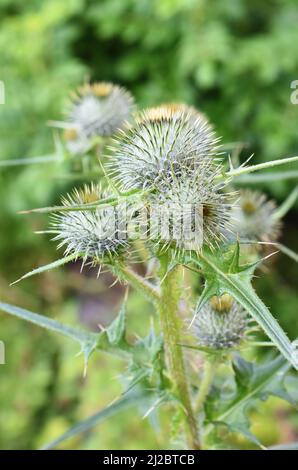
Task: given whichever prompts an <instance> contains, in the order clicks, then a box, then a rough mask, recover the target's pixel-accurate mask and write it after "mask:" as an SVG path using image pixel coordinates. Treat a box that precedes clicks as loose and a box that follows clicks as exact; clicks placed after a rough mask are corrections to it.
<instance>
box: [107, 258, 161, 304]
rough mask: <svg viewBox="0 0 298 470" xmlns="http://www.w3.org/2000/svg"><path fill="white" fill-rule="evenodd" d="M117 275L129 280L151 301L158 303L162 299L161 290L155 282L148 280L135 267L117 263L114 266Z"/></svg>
mask: <svg viewBox="0 0 298 470" xmlns="http://www.w3.org/2000/svg"><path fill="white" fill-rule="evenodd" d="M114 270H115V271H116V273H117V275H118V276H119V277H120V278H121V279H124V280H125V281H127V282H128V283H129V284H130V285H131V286H132V287H133V288H134V289H136V290H137V291H139V292H140V293H141V294H142V295H144V296H145V297H146V298H147V299H148V300H149V301H150V302H153V303H156V302H158V301H159V299H160V294H159V291H158V289H157V288H156V287H154V285H153V284H151V283H150V282H148V281H146V279H144V278H143V277H142V276H140V275H139V274H138V273H136V272H135V271H134V270H133V269H131V268H130V267H128V266H125V265H124V264H117V266H115V267H114Z"/></svg>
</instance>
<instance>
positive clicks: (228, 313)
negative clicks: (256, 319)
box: [192, 294, 248, 349]
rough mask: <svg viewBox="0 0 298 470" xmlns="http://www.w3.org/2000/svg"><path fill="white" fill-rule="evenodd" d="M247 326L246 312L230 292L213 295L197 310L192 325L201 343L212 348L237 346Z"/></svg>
mask: <svg viewBox="0 0 298 470" xmlns="http://www.w3.org/2000/svg"><path fill="white" fill-rule="evenodd" d="M247 327H248V318H247V315H246V312H245V311H244V310H243V309H242V307H241V306H240V305H239V304H237V303H236V302H235V301H234V300H233V298H232V297H231V296H230V295H228V294H225V295H223V296H221V297H212V298H211V300H210V301H209V302H208V303H206V304H205V305H204V306H203V307H202V308H200V309H199V311H197V312H196V318H195V320H194V323H193V326H192V328H193V333H194V335H195V337H196V339H197V340H198V343H199V345H200V346H203V347H207V348H212V349H230V348H235V347H237V346H238V345H239V344H240V343H241V341H242V340H243V339H244V337H245V333H246V331H247Z"/></svg>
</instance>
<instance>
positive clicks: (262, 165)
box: [226, 156, 298, 178]
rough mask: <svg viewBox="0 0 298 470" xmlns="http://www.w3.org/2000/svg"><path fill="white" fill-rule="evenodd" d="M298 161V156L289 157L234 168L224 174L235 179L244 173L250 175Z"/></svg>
mask: <svg viewBox="0 0 298 470" xmlns="http://www.w3.org/2000/svg"><path fill="white" fill-rule="evenodd" d="M296 161H298V156H295V157H289V158H282V159H280V160H272V161H270V162H264V163H258V164H257V165H251V166H240V167H239V168H235V169H233V170H230V171H228V172H227V173H226V176H230V177H233V178H234V177H235V176H240V175H244V174H245V173H252V172H254V171H259V170H263V169H265V168H272V167H273V166H278V165H285V164H286V163H293V162H296Z"/></svg>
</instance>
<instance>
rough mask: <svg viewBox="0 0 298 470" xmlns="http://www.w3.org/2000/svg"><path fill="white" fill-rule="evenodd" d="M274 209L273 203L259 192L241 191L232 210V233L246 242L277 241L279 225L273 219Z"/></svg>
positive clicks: (277, 221) (276, 220)
mask: <svg viewBox="0 0 298 470" xmlns="http://www.w3.org/2000/svg"><path fill="white" fill-rule="evenodd" d="M275 209H276V205H275V202H274V201H272V200H268V199H267V196H266V195H265V194H263V193H261V192H260V191H252V190H250V189H244V190H241V191H240V193H239V200H238V202H237V205H235V207H234V209H233V218H234V232H235V233H238V235H239V237H240V238H242V239H247V240H258V241H267V242H268V241H271V242H272V241H275V240H277V239H278V237H279V235H280V231H281V223H280V221H279V220H278V219H276V218H275V217H274V212H275Z"/></svg>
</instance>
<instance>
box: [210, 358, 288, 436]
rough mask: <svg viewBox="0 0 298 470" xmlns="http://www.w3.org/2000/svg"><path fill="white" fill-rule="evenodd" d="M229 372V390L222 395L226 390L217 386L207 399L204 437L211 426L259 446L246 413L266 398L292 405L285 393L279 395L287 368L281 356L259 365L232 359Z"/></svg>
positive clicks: (220, 384) (221, 384)
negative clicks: (231, 382)
mask: <svg viewBox="0 0 298 470" xmlns="http://www.w3.org/2000/svg"><path fill="white" fill-rule="evenodd" d="M233 369H234V374H235V375H234V385H233V386H230V390H229V393H226V395H223V392H222V390H224V389H226V388H227V387H226V385H224V384H223V383H218V384H217V385H215V386H214V387H215V390H213V391H212V393H211V394H210V395H209V396H208V398H207V402H206V411H207V416H206V417H207V422H209V425H208V428H207V434H208V433H211V431H212V426H211V423H212V425H215V426H218V425H225V426H228V428H229V430H230V431H233V432H240V433H242V434H243V435H245V436H246V437H247V438H248V439H249V440H251V441H252V442H254V443H255V444H257V445H261V444H260V442H259V441H258V440H257V438H256V437H255V436H253V435H252V434H251V432H250V430H249V427H250V423H249V419H248V413H249V411H250V410H251V409H252V408H253V407H255V406H256V403H257V401H258V400H266V399H267V398H268V396H269V395H276V396H279V397H282V398H283V399H286V400H288V401H290V403H293V400H292V398H291V397H290V395H289V394H288V393H287V391H286V389H284V394H283V395H282V396H281V393H280V391H281V389H282V388H283V383H284V379H285V375H286V373H287V372H288V370H289V369H290V365H289V364H288V363H287V362H286V361H285V359H284V358H283V357H282V356H278V357H277V358H275V359H273V360H271V361H268V362H265V363H263V364H255V363H250V362H247V361H245V360H244V359H243V358H241V357H240V356H238V355H235V357H234V360H233Z"/></svg>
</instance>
